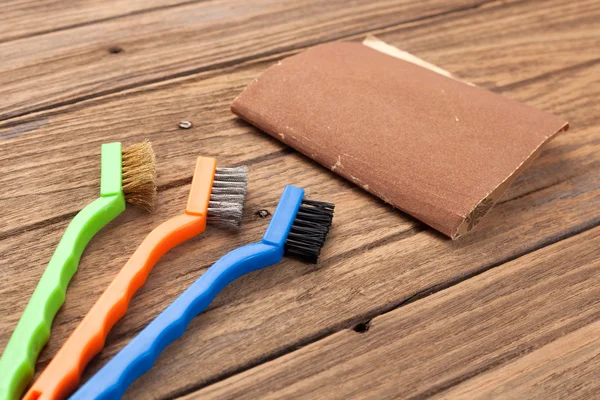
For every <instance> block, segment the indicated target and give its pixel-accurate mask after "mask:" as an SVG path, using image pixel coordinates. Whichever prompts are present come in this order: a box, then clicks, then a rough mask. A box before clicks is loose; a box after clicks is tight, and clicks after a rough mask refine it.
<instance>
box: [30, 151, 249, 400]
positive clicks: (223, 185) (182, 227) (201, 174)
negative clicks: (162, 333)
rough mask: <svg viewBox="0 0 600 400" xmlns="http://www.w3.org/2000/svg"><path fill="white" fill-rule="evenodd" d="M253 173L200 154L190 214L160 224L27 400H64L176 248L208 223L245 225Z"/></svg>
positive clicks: (38, 381) (191, 192) (41, 376)
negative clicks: (152, 273)
mask: <svg viewBox="0 0 600 400" xmlns="http://www.w3.org/2000/svg"><path fill="white" fill-rule="evenodd" d="M247 177H248V172H247V169H246V167H238V168H216V160H214V159H212V158H205V157H199V158H198V161H197V163H196V170H195V172H194V178H193V180H192V187H191V190H190V195H189V198H188V203H187V207H186V210H185V213H184V214H182V215H178V216H176V217H174V218H171V219H170V220H168V221H166V222H164V223H163V224H161V225H159V226H158V227H157V228H156V229H154V230H153V231H152V232H151V233H150V234H149V235H148V236H147V237H146V239H144V241H143V242H142V244H141V245H140V246H139V247H138V248H137V250H136V251H135V253H133V255H132V256H131V258H130V259H129V261H128V262H127V264H125V266H124V267H123V269H121V271H120V272H119V273H118V274H117V276H116V277H115V279H114V280H113V281H112V283H111V284H110V285H109V286H108V288H107V289H106V290H105V291H104V293H103V294H102V296H101V297H100V299H98V301H97V302H96V304H94V306H93V307H92V309H91V310H90V311H89V312H88V313H87V315H86V316H85V317H84V318H83V320H82V321H81V323H80V324H79V325H78V326H77V328H76V329H75V331H74V332H73V333H72V334H71V336H70V337H69V339H68V340H67V341H66V343H65V344H64V345H63V346H62V348H61V349H60V350H59V352H58V353H57V354H56V356H55V357H54V358H53V359H52V361H51V362H50V364H49V365H48V367H47V368H46V369H45V370H44V372H43V373H42V375H40V377H39V378H38V380H37V381H36V382H35V383H34V384H33V386H32V387H31V388H30V389H29V391H28V392H27V394H26V395H25V397H24V399H25V400H42V399H43V400H50V399H64V398H66V397H67V396H68V395H69V394H70V393H72V392H73V391H74V390H75V389H76V388H77V385H78V383H79V380H80V378H81V375H82V373H83V370H84V369H85V367H86V365H87V364H88V363H89V362H90V360H91V359H92V358H93V357H94V356H95V355H96V354H98V353H99V352H100V351H101V350H102V348H103V347H104V342H105V340H106V336H107V335H108V332H109V331H110V329H111V328H112V327H113V326H114V325H115V323H116V322H117V321H118V320H119V319H121V317H123V315H125V312H126V311H127V306H128V304H129V301H130V300H131V298H132V297H133V295H134V294H135V292H136V291H137V290H138V289H139V288H140V287H141V286H142V285H143V284H144V282H145V281H146V278H147V277H148V275H149V274H150V271H151V270H152V267H153V266H154V264H156V262H157V261H158V260H159V259H160V258H161V257H162V256H163V255H164V254H165V253H166V252H168V251H169V250H170V249H172V248H173V247H175V246H177V245H178V244H180V243H182V242H184V241H186V240H188V239H191V238H193V237H194V236H197V235H199V234H200V233H202V232H203V231H204V229H205V227H206V224H207V222H208V223H214V224H217V225H224V226H231V227H235V228H237V227H238V226H239V224H240V222H241V219H242V210H243V204H244V200H245V196H246V184H247Z"/></svg>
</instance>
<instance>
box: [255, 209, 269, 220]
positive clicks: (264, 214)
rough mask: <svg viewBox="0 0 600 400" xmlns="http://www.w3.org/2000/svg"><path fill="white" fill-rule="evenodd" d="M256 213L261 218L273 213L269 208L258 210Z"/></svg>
mask: <svg viewBox="0 0 600 400" xmlns="http://www.w3.org/2000/svg"><path fill="white" fill-rule="evenodd" d="M254 215H256V216H257V217H259V218H267V217H268V216H270V215H271V213H270V212H269V211H267V210H258V211H257V212H255V213H254Z"/></svg>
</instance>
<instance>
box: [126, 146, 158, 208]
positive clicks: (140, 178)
mask: <svg viewBox="0 0 600 400" xmlns="http://www.w3.org/2000/svg"><path fill="white" fill-rule="evenodd" d="M123 193H124V194H125V201H127V202H128V203H130V204H133V205H135V206H138V207H140V208H142V209H144V210H146V211H148V212H150V211H152V209H153V208H154V200H155V199H156V162H155V157H154V151H153V150H152V144H151V143H150V142H149V141H148V140H144V141H143V142H142V143H136V144H133V145H131V146H129V147H127V148H126V149H124V150H123Z"/></svg>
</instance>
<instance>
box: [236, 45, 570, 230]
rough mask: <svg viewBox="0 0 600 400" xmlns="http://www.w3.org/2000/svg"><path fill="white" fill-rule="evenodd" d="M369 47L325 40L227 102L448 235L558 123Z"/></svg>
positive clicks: (562, 125)
mask: <svg viewBox="0 0 600 400" xmlns="http://www.w3.org/2000/svg"><path fill="white" fill-rule="evenodd" d="M367 44H369V43H367ZM371 47H373V48H371ZM371 47H368V46H366V45H363V44H360V43H343V42H342V43H330V44H325V45H320V46H316V47H313V48H310V49H308V50H306V51H304V52H302V53H300V54H297V55H294V56H291V57H289V58H286V59H284V60H282V61H280V62H278V63H277V64H275V65H273V66H271V67H270V68H268V69H267V70H266V71H265V72H264V73H263V74H262V75H260V76H259V77H258V78H257V79H256V80H255V81H254V82H252V83H251V84H250V85H249V86H248V87H247V88H246V89H245V90H244V92H243V93H242V94H240V95H239V96H238V98H237V99H236V100H235V101H234V103H233V105H232V107H231V109H232V111H233V112H234V113H235V114H237V115H238V116H240V117H241V118H243V119H244V120H246V121H247V122H249V123H251V124H252V125H254V126H256V127H258V128H259V129H261V130H263V131H265V132H267V133H268V134H270V135H271V136H273V137H275V138H277V139H279V140H281V141H283V142H284V143H287V144H288V145H290V146H292V147H293V148H295V149H297V150H298V151H300V152H302V153H303V154H305V155H307V156H308V157H311V158H312V159H314V160H315V161H317V162H319V163H320V164H322V165H324V166H325V167H327V168H329V169H331V170H332V171H334V172H335V173H337V174H339V175H341V176H343V177H344V178H346V179H348V180H350V181H351V182H354V183H355V184H357V185H358V186H360V187H361V188H363V189H364V190H366V191H368V192H370V193H372V194H374V195H375V196H377V197H379V198H381V199H382V200H383V201H385V202H387V203H389V204H392V205H393V206H395V207H397V208H399V209H400V210H403V211H405V212H407V213H408V214H410V215H412V216H414V217H415V218H417V219H419V220H421V221H423V222H424V223H426V224H428V225H430V226H431V227H433V228H435V229H437V230H438V231H440V232H442V233H444V234H446V235H448V236H450V237H451V238H453V239H455V238H457V237H459V236H460V235H462V234H464V233H465V232H468V231H470V230H471V229H472V228H473V227H474V226H475V225H477V224H478V223H479V221H480V219H481V218H482V217H483V216H484V215H485V214H486V213H487V212H488V211H489V210H490V209H491V208H492V206H493V205H494V204H495V203H496V201H497V200H498V199H499V198H500V196H501V194H502V193H503V192H504V191H505V190H506V188H507V187H508V185H509V184H510V182H512V180H513V179H514V178H515V177H516V176H517V175H518V174H519V173H520V172H521V171H522V170H523V169H524V168H525V167H526V166H527V165H529V163H530V162H531V160H533V158H535V156H536V155H537V154H538V152H539V149H540V146H541V145H542V144H544V143H545V142H546V141H547V140H548V139H549V138H551V137H552V136H553V135H554V134H555V133H557V132H558V131H560V130H562V129H565V130H566V129H567V127H568V124H567V123H566V122H565V121H563V120H561V119H559V118H558V117H556V116H554V115H552V114H548V113H546V112H542V111H539V110H537V109H535V108H533V107H530V106H527V105H525V104H522V103H519V102H517V101H514V100H511V99H508V98H506V97H504V96H501V95H498V94H495V93H492V92H490V91H487V90H485V89H482V88H479V87H476V86H474V85H470V84H468V83H465V82H461V81H459V80H457V79H454V78H453V77H452V76H451V75H450V74H448V73H447V72H446V71H443V70H441V69H438V70H436V68H437V67H435V66H432V65H431V64H427V63H425V62H423V61H422V60H419V59H418V58H416V57H414V56H412V55H408V53H405V52H401V51H400V50H398V49H395V48H393V47H391V46H388V45H386V44H384V43H382V42H379V43H377V42H373V43H371ZM374 48H377V50H375V49H374ZM395 51H397V52H398V54H400V55H398V54H394V53H395ZM386 53H387V54H386ZM407 55H408V56H410V57H408V56H407ZM402 58H403V59H402Z"/></svg>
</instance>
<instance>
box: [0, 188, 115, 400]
mask: <svg viewBox="0 0 600 400" xmlns="http://www.w3.org/2000/svg"><path fill="white" fill-rule="evenodd" d="M124 210H125V199H124V197H123V195H120V196H119V195H113V196H107V197H100V198H98V199H96V200H94V201H93V202H92V203H90V204H89V205H88V206H86V207H85V208H84V209H83V210H81V211H80V212H79V213H78V214H77V215H76V216H75V218H73V220H72V221H71V223H70V224H69V226H68V227H67V230H66V231H65V234H64V235H63V237H62V239H61V240H60V242H59V243H58V247H57V248H56V250H55V251H54V254H53V255H52V258H51V259H50V263H49V264H48V267H46V270H45V271H44V274H43V275H42V279H40V281H39V283H38V285H37V287H36V288H35V291H34V292H33V296H31V299H30V300H29V303H28V304H27V307H26V308H25V312H24V313H23V316H22V317H21V319H20V320H19V323H18V324H17V327H16V329H15V330H14V332H13V334H12V336H11V338H10V340H9V342H8V344H7V345H6V348H5V349H4V353H3V354H2V358H1V359H0V399H2V400H15V399H18V398H19V397H20V396H21V394H22V393H23V390H24V389H25V387H26V386H27V384H28V383H29V382H30V381H31V379H32V378H33V374H34V369H35V362H36V360H37V357H38V355H39V353H40V351H41V350H42V347H44V345H45V344H46V342H47V341H48V338H49V337H50V328H51V326H52V321H53V320H54V316H55V315H56V313H57V311H58V309H59V308H60V307H61V306H62V305H63V303H64V301H65V295H66V291H67V286H68V285H69V282H70V281H71V278H72V277H73V274H75V271H77V266H78V264H79V259H80V258H81V254H82V253H83V250H84V249H85V247H86V246H87V244H88V242H89V241H90V239H91V238H92V237H93V236H94V235H95V234H96V233H97V232H98V231H99V230H100V229H102V227H103V226H104V225H106V224H108V223H109V222H110V221H112V220H113V219H114V218H115V217H116V216H117V215H119V214H120V213H121V212H123V211H124Z"/></svg>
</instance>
